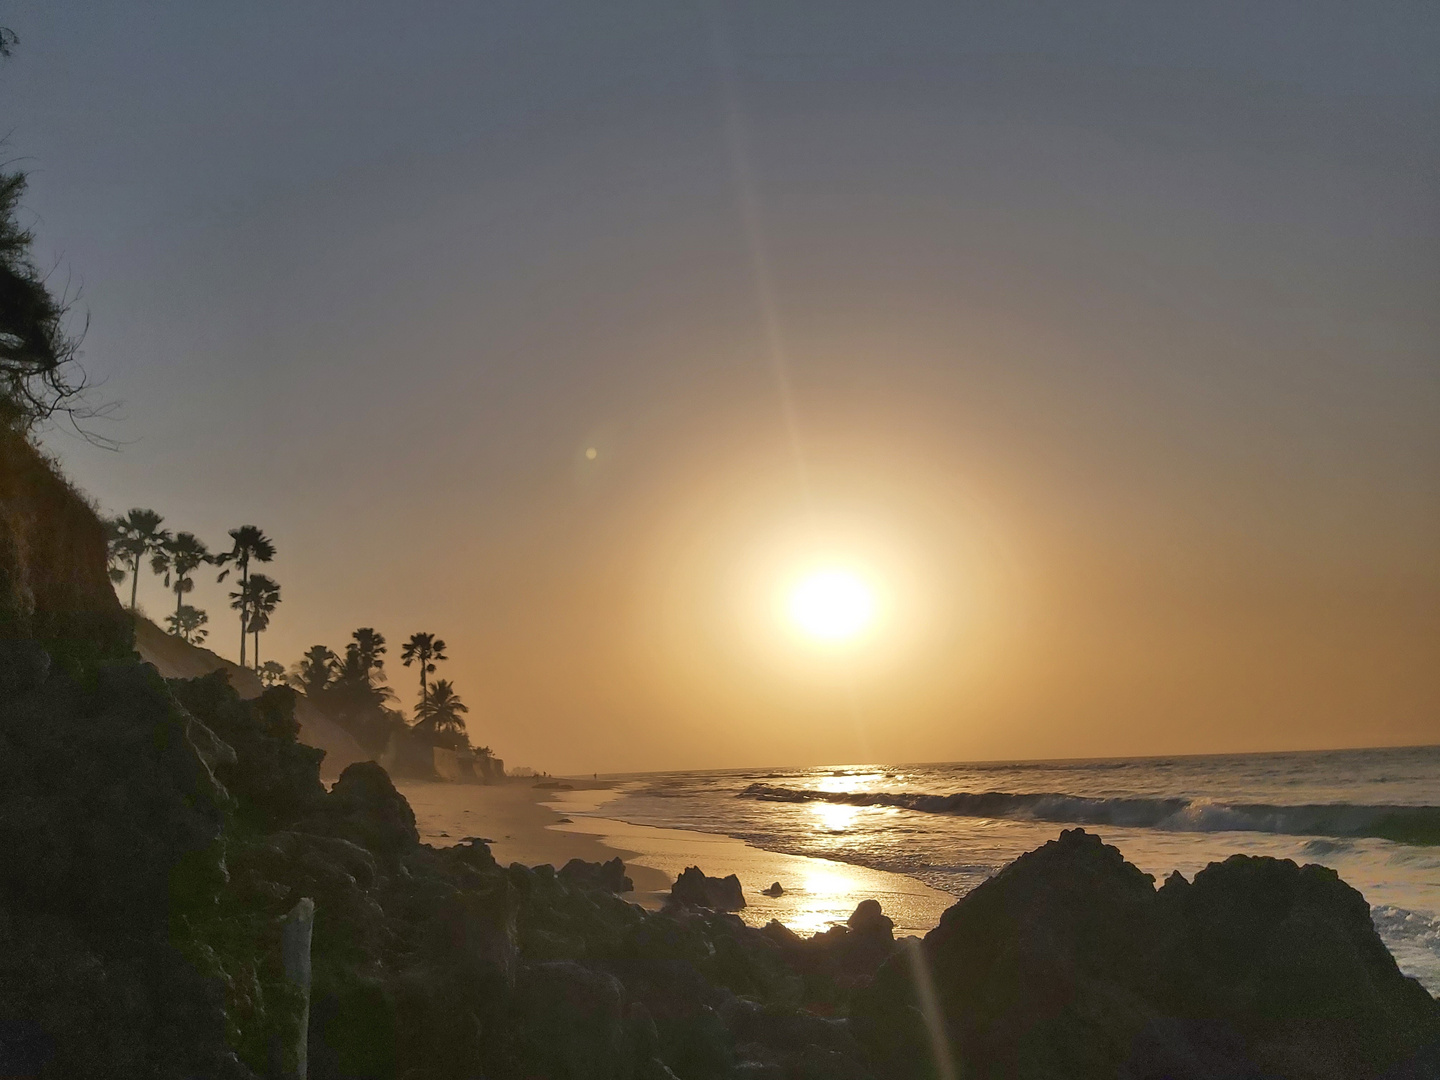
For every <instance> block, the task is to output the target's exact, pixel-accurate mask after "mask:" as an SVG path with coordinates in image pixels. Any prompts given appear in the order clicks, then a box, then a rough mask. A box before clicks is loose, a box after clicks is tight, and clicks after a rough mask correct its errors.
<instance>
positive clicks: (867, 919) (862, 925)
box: [845, 900, 895, 945]
mask: <svg viewBox="0 0 1440 1080" xmlns="http://www.w3.org/2000/svg"><path fill="white" fill-rule="evenodd" d="M845 925H846V926H848V927H850V932H851V933H853V934H857V935H859V936H861V937H865V938H874V939H877V940H881V941H884V942H886V943H888V944H892V945H893V944H894V943H895V922H894V920H893V919H891V918H890V916H888V915H886V914H885V913H884V912H883V911H881V910H880V901H878V900H861V901H860V904H859V906H858V907H856V908H855V910H854V912H853V913H852V914H851V915H850V918H849V919H848V920H846V923H845Z"/></svg>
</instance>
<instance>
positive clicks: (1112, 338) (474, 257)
mask: <svg viewBox="0 0 1440 1080" xmlns="http://www.w3.org/2000/svg"><path fill="white" fill-rule="evenodd" d="M262 6H263V5H262ZM1381 6H1382V7H1385V9H1386V12H1388V14H1384V13H1379V12H1377V10H1376V9H1373V8H1370V7H1369V6H1366V11H1364V12H1361V11H1360V9H1358V8H1349V7H1347V6H1344V5H1336V6H1326V7H1325V8H1324V11H1322V12H1318V13H1317V12H1309V13H1306V14H1303V15H1302V13H1300V12H1298V11H1297V12H1295V13H1292V14H1286V13H1283V12H1279V11H1270V10H1268V9H1267V11H1266V12H1265V13H1263V15H1262V14H1259V13H1256V12H1255V11H1253V10H1252V9H1250V8H1248V7H1245V6H1239V7H1236V6H1229V5H1224V4H1213V5H1198V6H1197V8H1196V10H1195V11H1194V12H1190V11H1188V10H1187V11H1185V12H1181V11H1179V10H1178V9H1176V10H1172V9H1173V8H1174V6H1173V5H1171V6H1164V5H1162V6H1160V7H1157V8H1156V9H1154V10H1153V11H1151V12H1150V13H1149V14H1147V15H1145V16H1144V17H1143V18H1141V17H1137V15H1136V12H1134V11H1133V10H1129V14H1128V15H1126V16H1125V17H1124V18H1120V17H1119V14H1118V13H1119V12H1120V9H1119V8H1118V7H1115V6H1114V5H1104V4H1097V5H1095V8H1094V11H1093V12H1092V13H1091V16H1092V17H1087V18H1086V19H1083V20H1076V21H1073V22H1067V23H1065V24H1064V25H1060V24H1059V23H1058V22H1056V21H1055V20H1048V19H1037V18H1035V17H1034V14H1033V13H1031V14H1029V15H1027V14H1025V12H1022V11H1020V10H1019V9H1018V8H1017V9H1015V10H1013V11H1012V10H1009V9H1007V10H1005V11H1003V12H1002V11H1000V10H998V8H997V10H996V11H993V12H989V13H985V12H963V11H961V10H959V9H958V8H956V9H954V10H950V9H948V7H947V6H935V5H928V4H920V3H914V4H911V3H900V4H896V5H885V6H884V7H885V8H886V14H885V16H884V18H881V17H880V16H879V15H878V14H877V13H876V11H874V10H871V9H867V6H865V5H857V6H853V7H846V6H844V5H841V6H840V7H838V8H837V9H836V10H834V11H832V12H831V13H830V14H829V15H828V16H827V17H826V18H824V19H822V18H820V17H819V16H818V15H816V16H813V17H812V16H805V15H804V14H803V13H800V12H798V11H797V12H795V13H793V17H791V18H781V17H780V15H779V14H778V12H777V10H775V9H772V8H770V7H768V6H765V5H757V6H754V7H750V6H745V5H735V7H734V10H733V11H731V15H732V16H733V18H732V22H731V24H730V27H729V31H728V32H729V33H730V35H731V44H732V49H731V51H732V53H733V70H731V72H730V80H729V83H730V85H731V86H732V87H733V88H734V93H735V97H734V99H733V102H732V103H733V104H734V105H735V107H736V108H737V109H738V112H739V115H740V116H741V118H742V121H743V125H744V132H745V135H746V141H745V148H746V151H747V155H746V157H745V158H744V159H739V158H737V157H736V156H735V151H736V145H735V143H734V141H733V140H727V135H726V130H725V109H726V99H725V96H724V94H723V92H722V89H721V88H722V87H723V86H724V85H725V83H726V80H725V78H723V77H722V76H721V73H719V72H717V70H716V69H715V61H714V53H713V49H712V47H711V38H710V33H711V31H710V29H709V28H707V26H706V24H705V23H704V20H703V19H701V18H700V15H699V13H698V9H697V10H696V11H690V9H688V8H685V7H684V6H683V5H678V6H677V5H664V6H661V5H643V4H628V3H627V4H622V5H620V6H619V7H615V8H613V9H607V10H606V11H605V12H603V13H602V12H599V11H597V10H595V9H593V8H587V7H586V6H583V5H575V6H573V7H565V6H564V5H562V6H561V8H557V9H555V11H554V12H551V13H550V14H549V15H544V16H542V15H541V14H540V13H538V12H535V11H528V10H526V9H525V8H524V7H520V8H516V9H515V10H510V9H509V8H506V9H504V10H503V11H502V10H501V9H500V8H498V7H497V8H496V9H495V10H494V11H491V10H489V9H486V10H484V11H480V10H473V9H472V6H470V5H453V6H449V7H447V6H446V5H436V6H435V7H434V9H433V10H431V9H428V8H427V10H426V13H425V14H424V16H423V17H420V16H417V17H416V19H415V21H414V23H413V25H411V26H409V28H408V29H407V32H406V34H404V35H402V36H401V37H400V38H399V39H397V38H396V37H395V35H393V34H389V33H387V32H382V31H383V30H384V29H385V27H384V26H381V25H379V24H376V23H375V21H374V20H375V19H377V18H379V15H378V13H376V12H368V11H367V12H361V13H355V12H353V11H352V10H351V9H349V8H346V7H343V6H333V7H332V6H329V5H326V4H319V5H315V6H314V8H313V11H310V13H309V14H307V15H305V16H304V17H302V16H301V15H300V14H299V13H296V12H294V11H291V10H290V9H289V8H288V7H286V6H283V5H277V6H275V7H274V8H273V9H269V10H268V11H265V12H262V11H259V10H256V11H245V12H242V11H238V10H237V11H235V12H230V13H221V12H218V11H209V12H205V11H198V10H197V11H192V12H175V13H171V15H172V16H173V17H168V18H167V19H166V20H163V21H153V20H152V21H146V20H144V19H133V20H132V19H119V18H118V17H117V18H116V19H115V20H110V19H109V17H108V16H103V17H97V18H94V19H91V18H89V17H87V18H86V19H84V20H81V19H79V18H78V17H75V18H72V17H70V16H67V15H64V14H60V13H47V12H41V11H36V12H31V13H29V14H28V15H27V16H26V17H25V19H23V20H21V22H20V23H18V24H17V26H16V30H17V31H18V32H19V33H20V36H21V41H22V44H23V46H24V47H23V48H22V49H21V51H20V52H19V53H18V54H17V56H16V58H15V59H14V61H13V62H11V63H9V64H8V65H7V66H6V68H5V69H4V72H3V78H4V80H5V85H4V91H5V94H6V98H7V101H9V102H10V103H11V106H10V111H9V113H8V114H7V130H11V131H12V132H13V134H12V136H11V148H12V150H13V151H14V154H15V155H17V157H21V158H22V159H23V160H25V161H27V162H34V163H35V165H34V167H33V174H34V175H33V185H32V193H31V198H30V210H31V212H32V213H33V215H34V218H35V221H36V228H37V235H38V237H39V243H40V250H41V251H42V253H49V252H54V253H55V258H56V259H57V261H58V262H59V263H60V264H61V265H64V266H65V267H67V268H73V270H74V271H75V272H76V273H78V274H79V275H80V277H81V278H83V282H84V289H85V294H84V295H85V305H86V308H87V311H88V312H89V315H90V318H91V323H90V332H89V336H88V338H87V341H86V347H85V362H86V365H87V367H88V368H89V369H90V370H91V372H92V373H93V374H94V375H95V376H96V377H97V378H98V379H99V380H101V381H102V382H103V384H104V387H103V392H104V394H106V395H109V396H111V397H113V398H115V399H118V400H121V401H123V402H124V407H123V410H122V415H123V423H121V424H119V425H118V426H117V427H115V428H113V429H109V430H107V432H106V433H107V434H113V435H114V436H115V437H117V438H118V439H120V440H122V441H123V443H124V445H123V446H122V449H121V450H120V451H119V452H118V453H111V452H108V451H104V450H100V449H96V448H93V447H90V446H87V445H86V444H84V443H82V442H79V441H78V440H75V439H71V438H67V437H65V436H64V435H63V434H60V433H54V434H52V435H51V436H50V437H49V440H48V445H49V446H50V447H51V448H52V449H53V450H54V451H55V452H56V453H58V454H59V456H60V457H61V458H62V460H63V462H64V464H65V467H66V468H67V469H68V470H69V471H70V472H71V473H72V474H73V475H74V476H75V477H76V479H77V480H78V482H79V483H80V484H81V485H82V486H83V487H84V488H85V489H86V490H87V491H89V492H90V493H91V494H92V495H93V496H94V497H95V498H96V499H97V500H98V501H99V503H100V504H101V505H102V506H103V507H104V508H106V509H107V510H124V509H127V508H128V507H130V506H137V505H138V506H153V507H154V508H156V509H157V510H159V511H160V512H162V513H163V514H165V515H166V518H167V524H168V525H170V526H171V527H173V528H177V529H189V530H192V531H195V532H197V533H199V534H200V535H201V536H202V537H204V538H206V539H208V540H209V541H210V542H211V543H212V544H213V545H217V546H218V545H219V543H220V541H221V540H222V539H223V538H224V535H225V530H226V529H228V528H231V527H234V526H236V525H239V524H242V523H254V524H258V525H260V526H261V527H262V528H264V529H265V530H266V531H267V532H268V533H269V534H270V535H272V536H273V537H274V539H275V540H276V542H277V544H278V546H279V549H280V557H279V559H278V560H277V561H276V563H275V564H273V566H272V567H270V568H269V569H270V571H271V572H272V573H273V575H274V576H275V577H276V578H278V579H279V580H280V581H281V583H282V586H283V589H284V598H285V599H284V603H283V605H282V607H281V609H280V611H279V613H278V614H277V616H276V619H275V623H274V629H273V630H271V631H270V632H269V633H268V634H267V635H266V637H265V639H264V641H263V642H262V649H263V651H264V654H265V655H266V656H267V657H278V658H280V659H282V660H284V661H285V662H287V663H290V662H293V661H295V660H298V658H299V656H300V654H301V653H302V652H303V651H304V650H305V649H306V648H307V647H308V646H310V645H312V644H315V643H317V642H319V643H325V644H329V645H330V646H332V647H335V648H337V649H338V648H340V647H342V646H343V643H344V640H345V639H346V637H347V635H348V634H349V632H350V630H352V629H353V628H355V627H357V626H374V627H376V628H378V629H379V630H381V631H382V632H383V633H384V634H386V635H387V636H388V637H389V639H390V641H391V643H392V651H393V653H396V654H398V644H399V642H400V641H401V640H402V639H403V638H404V637H405V636H406V635H407V634H409V633H411V632H413V631H416V630H427V631H432V632H435V633H437V634H439V635H440V636H442V637H443V638H445V640H446V641H447V642H449V645H450V655H451V657H452V659H451V660H450V662H449V663H448V664H446V665H445V666H444V668H443V670H442V675H444V676H446V677H450V678H453V679H454V681H455V683H456V685H457V688H458V690H459V692H460V694H461V696H462V697H463V698H464V699H465V700H466V701H468V702H469V703H470V705H471V707H472V712H471V725H472V729H473V736H474V738H475V740H476V741H477V742H482V743H488V744H490V745H491V746H492V747H494V749H495V750H496V751H497V752H498V753H499V754H500V755H501V756H503V757H504V758H505V759H506V760H507V761H508V762H510V763H511V764H516V765H522V764H523V765H531V766H534V767H536V768H542V769H549V770H552V771H563V770H579V771H587V772H588V771H607V770H628V769H652V768H678V767H707V766H714V767H719V766H729V765H746V764H799V763H810V762H841V761H847V762H850V761H863V760H878V761H906V760H954V759H965V758H987V759H989V758H1015V757H1048V756H1072V755H1074V756H1092V755H1093V756H1099V755H1121V754H1161V753H1165V754H1168V753H1185V752H1210V751H1239V750H1260V749H1280V748H1307V747H1316V748H1318V747H1338V746H1357V745H1372V744H1403V743H1428V742H1435V741H1437V740H1440V663H1437V657H1440V424H1437V423H1436V417H1437V416H1440V356H1437V341H1440V322H1437V316H1436V312H1437V310H1440V309H1437V306H1436V305H1435V303H1434V299H1435V296H1436V295H1437V285H1440V281H1437V263H1436V260H1435V252H1436V251H1437V250H1440V245H1437V240H1440V226H1437V221H1440V214H1437V212H1436V211H1437V205H1440V200H1437V197H1436V191H1435V186H1434V177H1435V176H1436V175H1437V169H1436V165H1437V162H1440V145H1437V140H1436V138H1435V131H1437V130H1440V124H1436V123H1435V120H1436V118H1437V116H1440V106H1437V103H1440V85H1437V80H1436V78H1435V75H1434V65H1433V51H1432V50H1430V49H1428V48H1427V47H1426V46H1425V42H1427V41H1433V40H1434V36H1435V35H1434V31H1435V21H1434V19H1433V18H1432V17H1430V16H1427V15H1426V14H1425V13H1424V12H1422V11H1419V10H1418V9H1415V8H1410V7H1403V6H1398V5H1381ZM1392 7H1393V10H1391V8H1392ZM1161 8H1164V9H1165V11H1166V12H1168V14H1167V13H1165V12H1162V11H1161ZM562 9H563V10H562ZM547 10H548V9H547ZM1026 10H1027V11H1028V9H1026ZM1107 13H1108V14H1107ZM1382 15H1383V17H1382ZM1431 15H1433V13H1431ZM377 50H379V51H378V52H377ZM746 177H748V178H749V180H750V181H751V183H752V184H753V191H752V194H753V196H754V202H753V204H751V209H752V210H753V211H754V217H753V223H754V226H755V227H754V229H753V230H752V231H750V232H747V230H746V228H745V227H744V215H743V213H742V210H743V209H744V208H745V206H746V203H745V199H744V193H745V188H744V187H743V184H741V183H740V181H742V180H744V179H745V178H746ZM757 243H758V245H759V247H757ZM757 257H759V258H760V262H759V266H760V269H761V275H760V276H759V277H758V278H757V273H756V267H757V261H756V260H757ZM766 300H768V301H770V302H772V303H773V313H774V315H775V322H774V328H775V331H776V334H777V335H778V336H777V338H776V339H774V340H772V339H771V338H770V337H769V336H767V332H766V325H767V324H766V308H765V305H764V303H762V302H761V301H766ZM776 340H778V343H779V345H780V347H781V349H782V352H783V354H784V367H785V371H784V374H785V379H783V380H782V379H780V378H778V377H777V368H776V352H775V347H774V345H775V341H776ZM786 385H788V388H789V389H788V394H789V403H790V409H789V415H790V418H791V420H792V421H793V424H792V423H790V422H787V409H786V392H785V386H786ZM587 447H595V448H596V449H597V451H598V455H597V457H596V458H595V459H594V460H593V461H591V460H589V459H587V458H586V456H585V449H586V448H587ZM823 559H841V560H846V561H850V562H853V563H854V564H856V565H860V566H862V567H864V568H865V569H866V570H867V572H868V573H870V574H871V575H872V576H873V577H874V579H875V580H876V581H877V582H879V583H880V584H881V585H882V586H883V588H884V589H885V590H886V604H887V606H886V608H885V611H886V617H885V619H884V621H883V625H881V626H879V627H877V628H876V631H875V633H874V634H873V635H872V636H871V637H870V638H869V639H867V640H866V641H865V642H864V643H863V644H862V645H860V646H857V647H856V648H853V649H849V650H839V651H832V652H830V653H823V652H817V651H816V650H815V649H814V648H807V647H805V646H804V645H803V644H802V643H800V642H798V641H797V640H796V639H795V638H794V637H793V635H789V634H787V633H782V632H780V631H779V630H778V629H777V626H776V623H775V620H774V617H773V607H774V604H775V602H776V596H777V593H778V591H779V590H781V589H782V587H783V585H784V583H785V582H787V581H789V580H791V579H792V578H793V576H794V574H795V573H796V572H797V571H798V569H799V568H801V567H803V566H805V565H809V564H810V563H811V562H814V561H816V560H823ZM221 593H222V590H221V589H220V588H219V587H216V586H214V585H212V584H210V583H206V584H203V585H202V586H201V588H200V589H199V590H198V591H197V593H196V595H195V602H196V603H198V604H199V605H200V606H202V607H206V608H208V609H209V611H210V615H211V619H212V623H211V629H212V631H213V634H214V636H213V637H212V643H213V644H215V645H216V646H217V647H218V648H219V649H220V651H222V652H226V653H231V654H233V652H234V651H235V643H234V640H233V639H234V637H235V632H234V629H233V627H232V625H231V620H230V618H229V615H230V613H229V612H228V611H226V610H225V609H224V598H223V596H222V595H221ZM141 595H142V598H143V599H144V603H145V604H146V605H147V606H148V607H149V608H150V609H151V610H161V609H163V607H164V605H165V598H164V596H163V593H162V590H161V588H160V585H159V582H158V580H147V581H145V582H144V583H142V588H141ZM392 667H394V668H395V670H394V671H393V676H394V678H393V681H394V683H395V685H396V686H397V688H398V689H399V690H400V691H401V692H402V694H403V695H407V696H409V695H412V694H413V691H412V690H411V689H410V688H411V684H412V682H413V679H412V675H411V672H409V671H406V670H404V669H400V668H399V667H398V661H396V660H394V659H392Z"/></svg>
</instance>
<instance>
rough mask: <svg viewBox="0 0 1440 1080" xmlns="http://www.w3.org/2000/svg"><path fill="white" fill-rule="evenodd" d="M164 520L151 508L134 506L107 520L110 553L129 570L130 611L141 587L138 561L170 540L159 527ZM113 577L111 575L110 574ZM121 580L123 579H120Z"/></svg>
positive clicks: (133, 608) (158, 549)
mask: <svg viewBox="0 0 1440 1080" xmlns="http://www.w3.org/2000/svg"><path fill="white" fill-rule="evenodd" d="M164 520H165V519H164V518H163V517H161V516H160V515H159V514H157V513H156V512H155V511H154V510H144V509H141V508H140V507H138V506H137V507H136V508H135V509H133V510H131V511H130V512H129V513H128V514H126V515H125V516H124V517H117V518H114V519H112V520H111V522H110V556H111V558H112V559H113V560H116V561H119V562H121V563H123V565H124V566H125V567H126V568H127V569H128V570H129V571H130V611H131V613H134V611H135V609H136V602H137V601H136V597H137V593H138V590H139V588H140V562H141V560H143V559H144V558H145V556H146V555H158V554H160V553H161V552H163V551H164V550H165V545H166V544H168V543H169V542H170V532H169V530H167V529H162V528H161V527H160V525H161V523H162V522H163V521H164ZM112 576H113V575H112ZM121 580H123V578H122V579H121Z"/></svg>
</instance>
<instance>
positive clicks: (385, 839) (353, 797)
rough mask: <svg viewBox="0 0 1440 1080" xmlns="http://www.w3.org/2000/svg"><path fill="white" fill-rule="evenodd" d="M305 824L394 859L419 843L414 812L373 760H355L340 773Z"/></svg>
mask: <svg viewBox="0 0 1440 1080" xmlns="http://www.w3.org/2000/svg"><path fill="white" fill-rule="evenodd" d="M303 827H304V828H305V829H306V830H307V831H311V832H317V833H323V834H325V835H329V836H340V837H343V838H345V839H347V840H352V841H354V842H355V843H357V844H359V845H361V846H362V847H365V848H368V849H369V850H371V851H373V852H375V854H377V855H382V856H388V857H390V858H391V859H395V858H398V857H399V856H400V855H402V854H404V853H405V852H407V851H410V850H412V849H414V848H416V847H418V846H419V844H420V833H419V831H418V830H417V829H416V828H415V813H414V811H412V810H411V809H410V804H409V803H408V802H406V801H405V796H403V795H401V794H400V793H399V792H398V791H396V790H395V785H394V784H392V783H391V782H390V776H389V774H387V773H386V772H385V770H384V769H383V768H381V767H380V766H379V765H378V764H376V763H375V762H373V761H359V762H356V763H355V764H354V765H351V766H349V767H348V768H347V769H346V770H345V771H344V772H343V773H341V774H340V779H339V780H337V781H336V782H335V786H334V787H333V788H332V789H331V790H330V793H329V795H327V796H326V797H325V799H324V801H323V803H322V804H321V805H320V808H319V811H318V813H316V814H314V815H312V816H311V817H309V818H307V819H305V821H304V823H303Z"/></svg>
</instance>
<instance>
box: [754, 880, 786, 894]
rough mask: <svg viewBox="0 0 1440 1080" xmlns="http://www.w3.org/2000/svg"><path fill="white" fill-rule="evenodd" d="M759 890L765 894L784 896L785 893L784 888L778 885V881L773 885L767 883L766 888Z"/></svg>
mask: <svg viewBox="0 0 1440 1080" xmlns="http://www.w3.org/2000/svg"><path fill="white" fill-rule="evenodd" d="M760 892H761V893H763V894H764V895H765V896H784V895H785V890H784V888H782V887H781V885H780V883H779V882H778V881H777V882H775V883H774V884H773V885H769V886H767V887H766V888H764V889H761V890H760Z"/></svg>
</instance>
